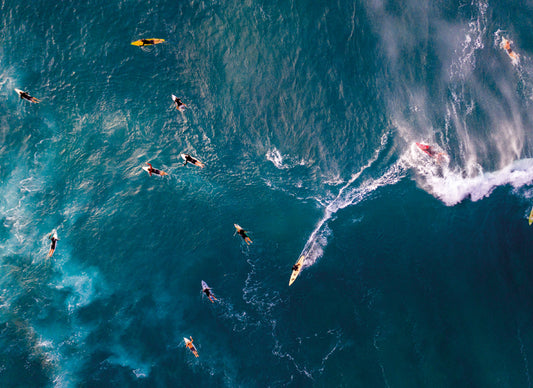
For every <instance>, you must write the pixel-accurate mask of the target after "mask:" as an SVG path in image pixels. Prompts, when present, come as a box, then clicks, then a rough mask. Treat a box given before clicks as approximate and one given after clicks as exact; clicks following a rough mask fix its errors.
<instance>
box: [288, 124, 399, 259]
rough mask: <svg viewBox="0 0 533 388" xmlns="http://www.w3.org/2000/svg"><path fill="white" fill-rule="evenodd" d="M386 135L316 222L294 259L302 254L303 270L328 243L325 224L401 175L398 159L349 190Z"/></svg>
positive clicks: (383, 141) (383, 146) (390, 183)
mask: <svg viewBox="0 0 533 388" xmlns="http://www.w3.org/2000/svg"><path fill="white" fill-rule="evenodd" d="M388 136H389V134H388V133H386V134H384V135H383V136H382V137H381V144H380V146H379V147H378V148H377V149H376V151H375V152H374V154H373V155H372V157H371V158H370V160H369V161H368V163H367V164H365V165H364V166H362V167H361V169H360V170H359V171H358V172H357V173H355V174H354V175H352V177H351V178H350V180H349V181H348V182H347V183H346V184H345V185H344V186H343V187H341V189H340V190H339V194H337V196H336V197H335V199H333V200H332V201H331V202H330V203H329V204H328V205H327V206H326V208H325V210H324V216H323V217H322V218H321V219H320V221H319V222H318V223H317V225H316V226H315V229H314V230H313V232H311V235H310V236H309V239H308V240H307V242H306V244H305V246H304V248H303V250H302V252H301V253H300V255H299V256H298V257H301V256H302V255H305V257H306V259H305V261H304V264H303V268H305V267H309V266H311V265H313V264H314V263H315V262H316V261H317V260H318V259H319V258H320V257H321V256H322V254H323V252H324V247H325V246H326V245H327V243H328V237H329V235H330V234H331V230H330V229H329V227H328V223H329V221H330V220H331V219H332V218H333V217H334V216H335V214H336V213H337V212H338V211H339V210H340V209H344V208H345V207H347V206H351V205H355V204H357V203H360V202H361V201H362V200H364V199H365V198H366V197H368V196H369V195H370V194H371V193H372V192H374V191H375V190H376V189H378V188H379V187H382V186H387V185H392V184H395V183H396V182H398V181H399V180H400V179H402V178H403V177H404V176H405V169H404V167H403V165H404V163H403V160H402V159H400V160H399V161H398V162H396V163H394V164H393V165H392V166H391V167H389V169H388V170H387V171H386V172H385V173H384V174H383V175H382V176H381V177H379V178H377V179H372V178H369V179H368V180H366V181H364V182H363V183H362V184H361V185H360V186H358V187H355V188H354V187H352V185H353V183H354V182H356V181H357V180H358V179H359V178H360V177H361V175H362V174H363V173H364V172H365V171H366V170H367V169H369V168H370V167H371V166H372V165H373V164H374V163H375V162H376V161H377V160H378V158H379V155H380V153H381V152H382V151H383V150H384V149H385V146H386V145H387V142H388Z"/></svg>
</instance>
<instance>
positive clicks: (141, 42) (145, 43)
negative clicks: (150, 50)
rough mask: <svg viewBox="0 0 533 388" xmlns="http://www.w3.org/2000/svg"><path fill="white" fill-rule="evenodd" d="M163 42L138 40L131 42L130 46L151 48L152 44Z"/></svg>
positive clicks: (159, 40) (158, 40)
mask: <svg viewBox="0 0 533 388" xmlns="http://www.w3.org/2000/svg"><path fill="white" fill-rule="evenodd" d="M164 41H165V39H154V38H150V39H139V40H136V41H135V42H131V44H132V45H134V46H151V45H153V44H159V43H163V42H164Z"/></svg>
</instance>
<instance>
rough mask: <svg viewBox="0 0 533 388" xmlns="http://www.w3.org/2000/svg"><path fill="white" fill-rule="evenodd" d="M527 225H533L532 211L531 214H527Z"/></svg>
mask: <svg viewBox="0 0 533 388" xmlns="http://www.w3.org/2000/svg"><path fill="white" fill-rule="evenodd" d="M528 220H529V225H531V224H533V209H531V213H529V218H528Z"/></svg>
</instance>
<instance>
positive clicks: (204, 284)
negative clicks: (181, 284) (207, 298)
mask: <svg viewBox="0 0 533 388" xmlns="http://www.w3.org/2000/svg"><path fill="white" fill-rule="evenodd" d="M206 288H209V286H208V285H207V283H206V282H204V281H203V280H202V291H204V290H205V289H206Z"/></svg>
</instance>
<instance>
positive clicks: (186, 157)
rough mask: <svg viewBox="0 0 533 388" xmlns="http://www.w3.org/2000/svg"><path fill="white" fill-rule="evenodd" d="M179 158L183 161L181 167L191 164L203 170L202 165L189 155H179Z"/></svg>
mask: <svg viewBox="0 0 533 388" xmlns="http://www.w3.org/2000/svg"><path fill="white" fill-rule="evenodd" d="M181 157H182V158H183V160H185V161H184V162H183V165H184V166H185V165H186V164H187V163H192V164H194V165H195V166H198V167H201V168H204V164H203V163H202V162H200V161H199V160H198V159H195V158H193V157H192V156H191V155H189V154H181Z"/></svg>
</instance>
